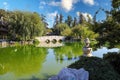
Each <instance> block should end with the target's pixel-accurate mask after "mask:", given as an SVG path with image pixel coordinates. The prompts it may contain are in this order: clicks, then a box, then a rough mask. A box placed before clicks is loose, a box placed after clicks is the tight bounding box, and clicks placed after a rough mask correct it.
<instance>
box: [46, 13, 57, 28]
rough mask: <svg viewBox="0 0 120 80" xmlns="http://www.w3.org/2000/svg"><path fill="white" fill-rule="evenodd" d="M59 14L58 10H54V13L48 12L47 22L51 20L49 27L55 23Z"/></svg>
mask: <svg viewBox="0 0 120 80" xmlns="http://www.w3.org/2000/svg"><path fill="white" fill-rule="evenodd" d="M57 14H58V12H57V11H55V12H53V13H48V14H47V22H49V23H48V24H49V25H48V27H49V28H51V27H52V26H53V23H54V20H55V17H56V15H57Z"/></svg>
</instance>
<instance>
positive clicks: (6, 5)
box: [3, 2, 9, 10]
mask: <svg viewBox="0 0 120 80" xmlns="http://www.w3.org/2000/svg"><path fill="white" fill-rule="evenodd" d="M3 5H4V9H5V10H8V7H9V5H8V3H7V2H3Z"/></svg>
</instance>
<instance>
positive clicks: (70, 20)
mask: <svg viewBox="0 0 120 80" xmlns="http://www.w3.org/2000/svg"><path fill="white" fill-rule="evenodd" d="M72 21H73V20H72V17H71V16H70V15H69V16H67V20H65V23H66V24H68V26H69V27H71V26H72Z"/></svg>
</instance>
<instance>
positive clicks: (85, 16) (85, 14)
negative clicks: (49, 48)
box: [76, 12, 93, 21]
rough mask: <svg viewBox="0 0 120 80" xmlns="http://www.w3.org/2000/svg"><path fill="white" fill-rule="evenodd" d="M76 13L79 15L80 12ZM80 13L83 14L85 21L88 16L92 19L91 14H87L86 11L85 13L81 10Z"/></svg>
mask: <svg viewBox="0 0 120 80" xmlns="http://www.w3.org/2000/svg"><path fill="white" fill-rule="evenodd" d="M76 14H77V16H79V15H80V12H76ZM81 14H82V15H83V16H84V18H85V19H86V21H88V19H89V18H90V19H93V17H92V15H91V14H89V13H87V12H85V13H83V12H81ZM88 16H89V18H88Z"/></svg>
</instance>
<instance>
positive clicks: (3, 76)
mask: <svg viewBox="0 0 120 80" xmlns="http://www.w3.org/2000/svg"><path fill="white" fill-rule="evenodd" d="M61 44H62V43H61ZM58 46H59V45H58ZM82 47H83V45H82V44H81V43H78V42H76V43H65V44H62V46H59V47H48V48H45V47H40V46H39V47H35V46H30V45H28V46H17V47H4V48H0V80H46V79H48V78H49V77H51V76H53V75H56V74H58V72H59V71H60V70H61V69H62V68H64V67H67V66H68V65H70V64H71V63H73V62H75V61H76V60H78V59H79V57H80V56H81V55H82ZM117 51H119V49H118V48H113V49H107V48H106V47H102V48H99V49H97V50H95V51H93V55H94V56H98V57H102V55H103V53H107V52H117Z"/></svg>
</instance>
